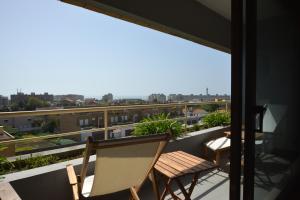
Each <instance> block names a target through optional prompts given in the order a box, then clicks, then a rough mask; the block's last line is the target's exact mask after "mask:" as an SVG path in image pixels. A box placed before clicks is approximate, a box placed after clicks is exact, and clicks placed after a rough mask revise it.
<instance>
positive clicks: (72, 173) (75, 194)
mask: <svg viewBox="0 0 300 200" xmlns="http://www.w3.org/2000/svg"><path fill="white" fill-rule="evenodd" d="M67 173H68V178H69V182H70V185H71V187H72V191H73V197H74V200H79V193H78V181H77V177H76V174H75V170H74V167H73V165H71V164H70V165H67Z"/></svg>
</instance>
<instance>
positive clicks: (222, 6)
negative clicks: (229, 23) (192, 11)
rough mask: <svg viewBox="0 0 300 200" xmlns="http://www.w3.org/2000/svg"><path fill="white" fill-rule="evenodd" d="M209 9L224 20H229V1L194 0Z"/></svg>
mask: <svg viewBox="0 0 300 200" xmlns="http://www.w3.org/2000/svg"><path fill="white" fill-rule="evenodd" d="M196 1H197V2H199V3H201V4H203V5H204V6H206V7H208V8H209V9H211V10H213V11H215V12H216V13H218V14H219V15H222V16H223V17H225V18H226V19H228V20H230V19H231V0H196Z"/></svg>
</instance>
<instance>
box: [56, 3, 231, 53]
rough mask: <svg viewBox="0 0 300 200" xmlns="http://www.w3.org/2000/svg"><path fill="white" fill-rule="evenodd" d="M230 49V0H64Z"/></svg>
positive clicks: (182, 36)
mask: <svg viewBox="0 0 300 200" xmlns="http://www.w3.org/2000/svg"><path fill="white" fill-rule="evenodd" d="M61 1H63V2H66V3H70V4H73V5H76V6H80V7H83V8H86V9H89V10H93V11H95V12H99V13H103V14H106V15H109V16H112V17H115V18H119V19H122V20H125V21H128V22H132V23H135V24H138V25H141V26H145V27H148V28H151V29H155V30H158V31H161V32H165V33H168V34H171V35H175V36H178V37H181V38H185V39H187V40H190V41H193V42H196V43H199V44H201V45H205V46H208V47H211V48H214V49H217V50H220V51H223V52H227V53H230V0H163V1H158V0H152V1H149V0H148V1H147V0H146V1H140V0H61Z"/></svg>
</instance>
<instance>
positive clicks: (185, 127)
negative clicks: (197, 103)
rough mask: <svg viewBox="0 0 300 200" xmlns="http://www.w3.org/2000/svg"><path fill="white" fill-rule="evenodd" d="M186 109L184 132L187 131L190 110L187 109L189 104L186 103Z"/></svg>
mask: <svg viewBox="0 0 300 200" xmlns="http://www.w3.org/2000/svg"><path fill="white" fill-rule="evenodd" d="M184 110H185V119H184V124H185V126H184V132H185V133H187V121H188V114H187V113H188V110H187V104H186V103H185V104H184Z"/></svg>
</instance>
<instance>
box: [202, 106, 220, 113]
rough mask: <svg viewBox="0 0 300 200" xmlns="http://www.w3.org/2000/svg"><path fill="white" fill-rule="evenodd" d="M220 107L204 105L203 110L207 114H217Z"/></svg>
mask: <svg viewBox="0 0 300 200" xmlns="http://www.w3.org/2000/svg"><path fill="white" fill-rule="evenodd" d="M219 107H220V105H219V104H204V105H202V106H201V108H202V109H203V110H205V111H206V112H215V111H217V110H218V109H219Z"/></svg>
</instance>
